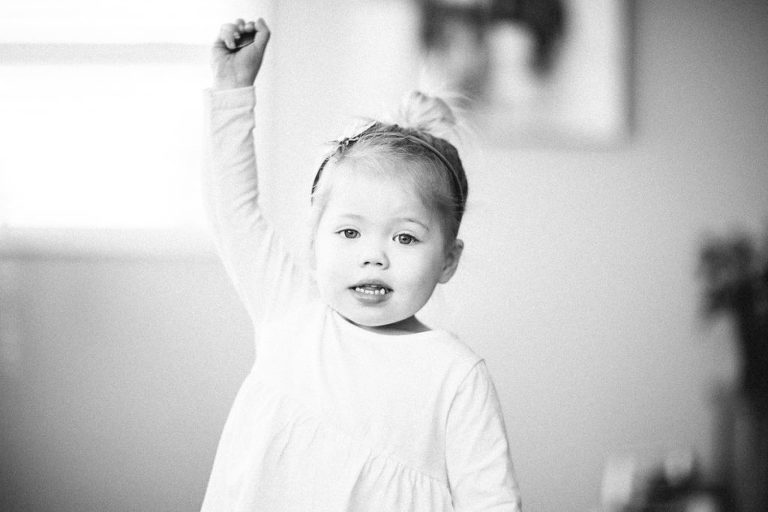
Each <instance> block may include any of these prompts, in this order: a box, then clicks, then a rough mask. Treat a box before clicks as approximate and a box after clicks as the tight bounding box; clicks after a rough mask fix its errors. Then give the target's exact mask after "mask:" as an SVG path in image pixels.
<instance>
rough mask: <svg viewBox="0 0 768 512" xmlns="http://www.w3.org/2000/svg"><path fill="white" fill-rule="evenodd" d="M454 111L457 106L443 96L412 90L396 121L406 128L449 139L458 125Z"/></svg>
mask: <svg viewBox="0 0 768 512" xmlns="http://www.w3.org/2000/svg"><path fill="white" fill-rule="evenodd" d="M454 111H455V107H452V106H451V105H450V104H449V102H448V101H446V100H445V99H443V98H441V97H438V96H432V95H429V94H426V93H424V92H421V91H411V92H410V93H408V94H407V95H406V96H405V98H403V101H402V103H401V104H400V111H399V112H398V116H397V119H396V122H397V124H399V125H400V126H402V127H404V128H410V129H412V130H416V131H419V132H426V133H428V134H430V135H432V136H436V137H440V138H444V139H448V138H450V136H451V135H453V134H454V133H455V132H456V129H457V125H458V120H457V117H456V114H455V112H454Z"/></svg>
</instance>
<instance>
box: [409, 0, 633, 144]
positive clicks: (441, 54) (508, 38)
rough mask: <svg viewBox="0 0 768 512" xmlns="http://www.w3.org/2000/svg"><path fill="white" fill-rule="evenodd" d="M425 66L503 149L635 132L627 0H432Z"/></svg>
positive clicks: (609, 140) (425, 28) (425, 23)
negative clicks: (464, 101)
mask: <svg viewBox="0 0 768 512" xmlns="http://www.w3.org/2000/svg"><path fill="white" fill-rule="evenodd" d="M420 5H421V20H422V26H421V48H422V52H421V53H422V61H423V62H422V68H423V69H424V70H425V73H426V74H427V76H428V77H429V80H430V82H435V83H439V84H443V85H446V86H448V87H450V88H452V89H456V90H458V91H460V92H461V93H463V94H465V95H466V96H467V97H469V98H470V99H471V100H472V101H471V107H470V112H471V119H472V121H473V123H474V124H475V125H476V128H477V129H478V130H479V131H480V132H481V133H482V134H483V137H484V139H485V140H488V141H490V142H491V143H492V144H495V145H501V146H529V145H531V146H540V145H545V146H566V147H568V146H576V147H581V146H605V145H611V144H614V143H616V142H619V141H621V140H623V139H624V138H625V137H626V136H627V134H628V131H629V120H628V118H629V105H628V78H629V70H628V67H629V64H628V63H629V53H628V38H629V36H628V32H629V27H628V19H627V18H628V13H627V6H626V4H625V2H624V1H623V0H506V1H505V0H423V1H422V2H421V4H420Z"/></svg>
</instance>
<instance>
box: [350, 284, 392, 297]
mask: <svg viewBox="0 0 768 512" xmlns="http://www.w3.org/2000/svg"><path fill="white" fill-rule="evenodd" d="M355 291H356V292H360V293H366V294H368V295H384V294H385V293H387V289H386V288H384V287H382V286H375V285H365V286H356V287H355Z"/></svg>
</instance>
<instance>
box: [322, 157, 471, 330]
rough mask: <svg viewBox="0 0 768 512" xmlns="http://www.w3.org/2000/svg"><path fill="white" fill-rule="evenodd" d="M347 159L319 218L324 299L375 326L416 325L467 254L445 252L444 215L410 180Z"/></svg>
mask: <svg viewBox="0 0 768 512" xmlns="http://www.w3.org/2000/svg"><path fill="white" fill-rule="evenodd" d="M353 166H354V163H350V162H349V161H347V160H342V161H341V162H340V163H337V164H335V166H334V169H333V172H334V177H333V183H332V186H331V187H332V188H331V190H330V192H329V194H330V195H329V197H328V198H327V203H326V205H325V209H324V210H323V213H322V215H321V217H320V220H319V222H318V225H317V233H316V236H315V244H314V249H315V254H314V256H315V265H316V272H317V283H318V287H319V290H320V294H321V296H322V298H323V300H324V301H325V302H326V303H327V304H328V305H329V306H331V307H332V308H333V309H334V310H336V311H337V312H338V313H339V314H341V315H342V316H343V317H344V318H346V319H347V320H350V321H351V322H353V323H355V324H357V325H360V326H363V327H374V328H392V329H395V328H398V327H404V326H408V325H416V324H418V322H415V318H414V315H415V314H416V312H418V311H419V310H420V309H421V308H422V307H423V306H424V305H425V304H426V303H427V300H429V297H430V296H431V295H432V292H433V290H434V289H435V286H436V285H437V283H445V282H447V281H448V280H449V279H450V278H451V276H452V275H453V273H454V271H455V270H456V266H457V264H458V261H459V257H460V255H461V250H462V243H461V241H460V240H456V241H455V243H454V244H453V245H452V246H451V249H450V250H447V251H446V244H445V239H444V235H443V232H442V229H441V224H440V222H439V219H437V218H436V216H435V214H434V213H433V212H432V211H431V210H430V209H429V208H428V207H427V206H426V205H424V203H423V202H422V200H421V198H420V197H419V196H418V195H417V193H416V192H415V191H413V190H411V189H410V187H408V185H407V183H406V182H405V181H404V180H398V179H396V178H392V177H390V176H391V175H392V172H396V169H393V170H388V171H389V172H386V173H385V174H384V177H382V176H381V175H380V174H377V172H376V171H373V170H371V169H366V168H364V167H362V166H361V165H357V166H356V167H355V168H352V167H353Z"/></svg>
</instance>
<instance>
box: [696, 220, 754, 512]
mask: <svg viewBox="0 0 768 512" xmlns="http://www.w3.org/2000/svg"><path fill="white" fill-rule="evenodd" d="M700 275H701V276H702V278H703V280H704V285H705V294H704V306H705V314H706V316H707V317H708V318H715V317H719V316H721V315H722V314H727V315H729V316H730V319H731V320H732V321H733V325H734V328H735V329H734V331H735V334H736V340H735V341H736V344H737V347H738V357H739V363H740V374H739V381H738V386H737V388H736V391H735V392H730V393H729V392H728V391H727V390H725V391H722V392H721V393H720V396H719V397H718V398H717V400H718V402H719V406H720V409H721V410H720V416H721V417H720V418H719V421H720V423H721V425H720V431H721V433H720V437H721V439H720V440H719V441H718V446H716V447H715V448H716V452H718V453H719V457H720V458H722V459H725V460H720V461H719V466H720V468H721V471H722V473H724V474H723V475H722V479H723V480H724V483H725V484H726V485H727V486H728V487H729V488H730V489H731V491H732V492H733V495H734V498H735V501H736V505H737V510H739V511H740V512H765V511H766V510H768V230H767V231H766V234H765V239H764V240H763V245H762V247H758V245H757V243H756V242H755V241H754V239H753V237H751V236H749V235H746V234H744V233H736V234H732V235H728V236H720V237H711V238H709V239H708V240H707V242H706V243H705V244H704V246H703V248H702V251H701V257H700Z"/></svg>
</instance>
